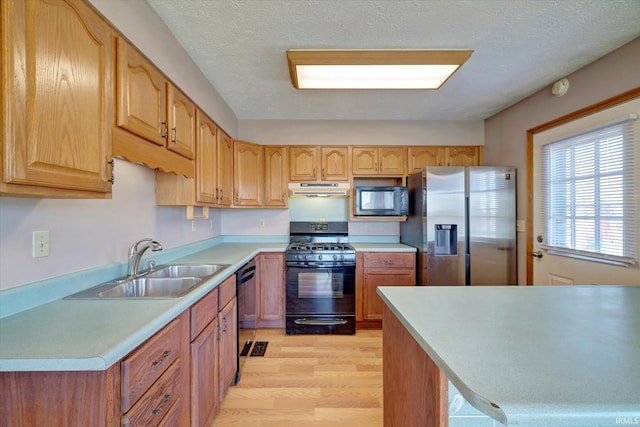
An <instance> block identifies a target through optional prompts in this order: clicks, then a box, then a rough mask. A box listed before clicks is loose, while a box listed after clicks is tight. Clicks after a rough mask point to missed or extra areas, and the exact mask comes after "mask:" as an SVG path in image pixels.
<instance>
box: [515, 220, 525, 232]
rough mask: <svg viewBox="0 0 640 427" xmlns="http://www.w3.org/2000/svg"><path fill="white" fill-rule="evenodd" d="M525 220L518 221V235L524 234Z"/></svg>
mask: <svg viewBox="0 0 640 427" xmlns="http://www.w3.org/2000/svg"><path fill="white" fill-rule="evenodd" d="M524 227H525V226H524V219H518V220H516V231H517V232H518V233H524V232H525V229H524Z"/></svg>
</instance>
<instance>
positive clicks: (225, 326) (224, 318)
mask: <svg viewBox="0 0 640 427" xmlns="http://www.w3.org/2000/svg"><path fill="white" fill-rule="evenodd" d="M222 321H223V322H224V327H223V328H222V332H227V318H226V317H223V318H222Z"/></svg>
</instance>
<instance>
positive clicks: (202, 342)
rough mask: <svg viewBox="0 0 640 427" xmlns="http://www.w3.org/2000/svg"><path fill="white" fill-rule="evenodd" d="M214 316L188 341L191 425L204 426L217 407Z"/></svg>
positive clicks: (216, 348)
mask: <svg viewBox="0 0 640 427" xmlns="http://www.w3.org/2000/svg"><path fill="white" fill-rule="evenodd" d="M217 364H218V318H217V317H216V318H215V319H213V321H212V322H210V323H209V324H208V325H207V326H206V327H205V328H204V330H203V331H202V332H201V333H200V335H198V337H197V338H196V339H195V340H193V342H192V343H191V425H192V426H208V425H210V421H211V420H212V417H213V414H215V411H216V408H217V407H218V365H217Z"/></svg>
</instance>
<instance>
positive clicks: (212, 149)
mask: <svg viewBox="0 0 640 427" xmlns="http://www.w3.org/2000/svg"><path fill="white" fill-rule="evenodd" d="M196 129H197V132H196V202H198V203H206V204H215V203H216V202H217V193H216V184H217V182H216V161H217V142H218V128H217V127H216V124H215V123H214V122H213V120H211V119H210V118H209V117H207V116H206V115H205V114H204V113H202V112H201V111H200V110H198V111H197V113H196Z"/></svg>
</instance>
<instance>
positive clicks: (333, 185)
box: [289, 182, 351, 197]
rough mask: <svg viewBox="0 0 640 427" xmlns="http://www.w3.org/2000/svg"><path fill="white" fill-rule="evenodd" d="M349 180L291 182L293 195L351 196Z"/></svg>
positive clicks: (290, 190) (290, 188) (290, 194)
mask: <svg viewBox="0 0 640 427" xmlns="http://www.w3.org/2000/svg"><path fill="white" fill-rule="evenodd" d="M350 189H351V185H350V184H349V183H348V182H290V183H289V196H291V197H328V196H332V197H349V190H350Z"/></svg>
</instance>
